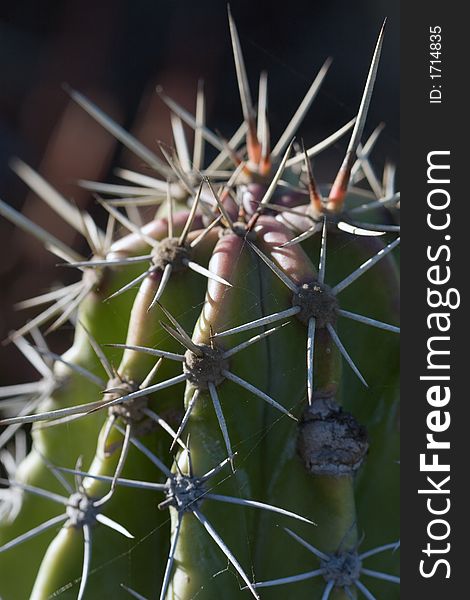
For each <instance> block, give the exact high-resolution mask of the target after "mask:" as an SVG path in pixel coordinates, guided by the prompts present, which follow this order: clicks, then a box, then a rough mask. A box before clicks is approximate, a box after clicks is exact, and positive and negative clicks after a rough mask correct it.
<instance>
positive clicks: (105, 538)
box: [0, 14, 399, 600]
mask: <svg viewBox="0 0 470 600" xmlns="http://www.w3.org/2000/svg"><path fill="white" fill-rule="evenodd" d="M229 26H230V35H231V40H232V45H233V52H234V57H235V67H236V75H237V81H238V86H239V91H240V97H241V105H242V111H243V117H244V121H243V124H242V126H241V127H240V128H239V129H238V130H237V131H236V132H235V134H234V135H233V136H232V137H231V138H230V139H228V140H226V139H223V138H222V137H221V136H220V135H219V134H215V133H213V131H212V130H211V129H209V127H208V126H207V125H206V123H205V117H204V112H205V111H204V93H203V89H202V87H200V88H199V89H198V93H197V104H196V110H195V116H193V115H192V114H190V113H189V112H187V111H186V110H185V109H183V108H182V107H181V106H180V105H179V104H178V103H177V102H176V101H174V100H173V99H171V98H169V97H167V96H166V95H165V93H164V92H163V91H162V90H158V93H159V94H160V96H161V98H162V100H163V101H164V102H165V103H166V105H167V106H168V107H169V109H170V111H171V123H172V127H173V134H174V142H175V148H176V151H173V150H172V149H168V148H166V147H165V146H161V152H162V155H163V157H164V159H165V160H163V158H161V157H160V156H159V155H157V154H156V153H154V152H153V151H151V150H149V149H147V148H145V147H144V146H143V145H142V144H141V143H140V142H139V141H138V140H136V139H134V138H133V137H132V136H131V135H130V134H128V133H127V132H126V131H124V130H123V129H122V128H121V127H120V126H119V125H118V124H117V123H115V122H114V121H112V120H111V119H110V118H109V117H108V116H107V115H105V114H104V113H103V112H102V111H101V110H100V108H99V107H98V106H96V105H94V104H93V103H92V102H91V101H90V100H88V99H87V98H85V97H84V96H83V95H82V94H80V93H79V92H77V91H74V90H71V89H69V90H68V93H69V94H70V95H71V98H72V99H73V100H74V101H75V102H77V103H78V104H79V105H80V106H81V107H82V108H83V109H84V110H85V111H86V112H87V113H89V115H90V116H91V117H92V118H94V119H95V120H97V121H98V122H99V123H100V124H101V125H102V126H103V127H104V128H105V129H106V130H108V131H109V132H110V133H111V134H112V135H114V136H115V137H116V138H117V139H118V140H119V141H120V142H121V143H123V144H124V145H125V146H127V147H128V148H129V149H130V150H132V151H133V152H134V153H135V154H136V155H137V156H138V157H139V158H140V159H141V160H143V161H144V162H145V163H146V164H147V166H148V167H149V169H151V170H152V171H153V173H152V176H150V175H148V174H143V173H137V172H133V171H124V170H121V171H120V176H121V177H122V179H123V180H125V182H126V183H125V184H123V185H114V184H113V185H111V184H106V183H99V182H90V181H82V182H81V185H82V186H84V187H85V188H86V189H89V190H92V191H93V192H94V193H95V194H96V195H97V199H98V201H99V203H100V204H101V206H102V207H103V210H104V211H106V213H107V215H108V224H107V228H106V230H105V231H102V230H101V229H100V228H99V227H98V226H97V225H96V224H95V223H94V221H93V219H92V218H91V217H90V215H88V214H87V213H86V212H84V211H80V210H78V209H77V208H76V207H74V205H73V204H71V203H70V202H69V201H68V200H67V199H65V198H63V197H62V196H60V194H58V193H57V192H56V191H55V190H53V189H52V188H51V187H50V186H49V185H48V184H47V182H45V181H44V180H43V179H42V178H41V177H40V175H38V174H37V173H35V172H34V171H33V170H32V169H31V168H30V167H28V166H27V165H26V164H24V163H22V162H21V161H19V160H16V161H15V162H14V163H13V167H14V170H15V171H16V173H17V174H18V175H19V176H20V177H21V178H22V179H23V180H24V181H25V182H26V184H27V185H28V186H29V187H30V188H31V189H33V190H34V191H35V192H36V193H37V194H38V195H39V196H40V197H41V198H42V200H44V201H45V202H47V203H48V204H49V205H50V206H52V207H53V208H54V209H55V210H56V211H57V212H58V213H59V214H60V215H61V216H62V217H63V218H64V220H65V221H67V222H68V223H69V224H71V225H72V226H73V227H75V229H76V230H77V232H78V233H79V234H81V235H83V236H84V238H85V239H86V240H87V242H88V244H89V246H90V252H91V255H92V256H91V258H86V257H83V256H81V255H79V254H78V253H77V252H76V251H74V250H72V249H70V248H68V247H67V246H66V245H64V244H63V243H62V242H61V241H60V240H58V239H56V238H54V237H53V236H52V235H50V234H49V233H48V232H46V231H45V230H43V229H41V228H39V227H38V226H36V225H35V224H33V223H32V222H30V221H29V220H27V219H26V218H25V217H24V216H22V215H21V214H20V213H17V212H16V211H14V210H13V209H12V208H10V207H9V206H8V205H7V204H5V203H4V202H1V203H0V212H1V214H2V215H3V216H4V217H6V218H7V219H9V220H11V221H12V222H13V223H14V224H15V225H17V226H18V227H20V228H22V229H24V230H26V231H28V232H30V233H31V234H33V235H34V236H36V237H37V238H39V239H40V240H41V241H42V242H43V243H44V245H45V247H46V248H47V249H48V250H49V251H51V252H53V253H54V254H55V255H56V256H58V257H59V258H60V260H61V261H64V264H65V266H66V267H68V268H73V269H77V270H79V272H80V273H81V279H80V280H79V281H78V282H77V283H74V284H72V285H69V286H68V287H64V288H61V289H57V290H53V291H51V292H48V293H46V294H43V295H42V296H38V297H36V298H33V299H31V300H28V301H26V302H24V303H23V306H24V307H34V306H43V305H46V306H48V307H47V308H46V309H45V310H43V311H42V312H39V313H38V314H37V316H36V317H34V318H33V319H32V320H31V321H29V322H28V323H27V324H26V325H25V326H24V327H22V328H21V329H19V330H18V331H16V332H13V333H12V334H11V335H10V341H11V342H12V343H14V344H16V346H17V347H18V349H19V350H20V351H21V352H22V353H23V354H24V356H25V357H26V358H27V359H28V360H29V361H30V362H31V363H32V365H33V366H34V367H35V368H36V369H37V371H38V372H39V373H40V375H41V379H40V380H39V381H36V382H34V383H23V384H21V383H20V384H18V385H17V386H10V387H5V388H0V396H1V397H2V398H3V399H2V401H1V402H2V404H1V405H0V408H1V409H2V413H3V419H2V420H1V422H0V423H1V425H2V426H3V431H2V433H1V437H0V447H2V448H3V449H2V455H1V458H2V463H3V468H4V472H5V474H6V476H7V479H2V480H1V484H2V487H1V488H0V502H1V504H0V519H1V520H0V569H1V577H0V596H1V597H2V598H3V599H4V600H24V599H25V598H32V599H34V600H44V599H46V598H51V597H56V596H57V597H58V596H60V597H63V598H79V599H81V598H90V599H91V598H102V597H103V595H104V594H110V595H111V596H112V597H113V598H123V599H124V598H130V597H134V598H146V599H150V598H160V599H161V600H170V599H171V600H176V599H178V600H189V599H191V598H196V597H198V598H201V599H202V598H204V599H207V600H212V599H219V598H224V599H232V598H243V597H249V596H250V595H251V596H254V597H255V598H265V599H273V600H276V599H278V598H279V599H281V598H282V599H284V598H299V599H303V598H305V599H307V598H308V599H314V598H315V599H322V600H327V599H328V598H330V599H331V600H341V599H346V598H356V597H365V598H368V599H371V598H381V599H387V598H397V597H398V586H397V585H396V584H397V583H398V581H399V580H398V576H397V569H398V552H397V549H398V546H399V543H398V542H397V533H398V496H397V490H398V465H397V462H398V461H397V459H398V431H397V403H398V341H397V335H396V334H397V333H398V327H397V326H396V324H395V323H396V322H397V318H398V298H399V294H398V271H397V267H396V258H397V256H396V251H395V252H394V249H395V248H396V247H397V245H398V243H399V238H398V237H397V233H398V232H399V227H398V225H397V224H396V222H395V221H396V220H395V216H394V215H393V214H392V212H391V210H390V209H395V208H396V207H397V206H398V203H399V194H398V193H397V192H396V191H395V189H394V171H393V169H392V168H391V167H389V166H388V167H387V168H386V170H385V173H384V181H383V183H382V182H380V181H379V180H378V178H377V177H376V175H375V172H374V169H373V167H372V164H371V162H370V158H369V157H370V153H371V150H372V148H373V146H374V143H375V141H376V139H377V137H378V135H379V133H380V128H377V130H375V131H374V132H373V134H372V135H371V137H370V138H369V139H368V140H367V141H365V142H364V144H363V145H362V144H361V140H362V137H363V131H364V126H365V122H366V116H367V111H368V107H369V102H370V98H371V94H372V90H373V86H374V82H375V78H376V73H377V69H378V66H379V61H380V52H381V47H382V40H383V36H384V29H383V28H382V30H381V31H380V34H379V38H378V42H377V45H376V47H375V50H374V53H373V58H372V62H371V66H370V70H369V73H368V76H367V80H366V83H365V88H364V93H363V96H362V99H361V101H360V105H359V109H358V113H357V117H356V119H355V120H354V121H352V122H350V123H348V124H347V125H346V126H345V127H343V128H341V130H339V131H338V132H335V133H334V134H332V135H331V136H330V137H329V138H327V139H326V140H324V142H322V143H320V144H317V145H316V146H313V147H312V148H309V149H306V148H305V147H303V143H302V144H299V143H298V142H297V141H296V139H295V138H294V136H295V135H297V132H298V130H299V129H300V127H301V123H302V119H303V117H304V115H305V114H306V112H307V111H308V109H309V107H310V104H311V103H312V101H313V100H314V98H315V96H316V94H317V92H318V90H319V88H320V85H321V83H322V82H323V80H324V78H325V76H326V75H327V71H328V69H329V66H330V61H327V62H326V63H325V65H324V66H323V67H322V69H321V70H320V72H319V74H318V75H317V77H316V78H315V80H314V82H313V83H312V85H311V87H310V89H309V90H308V92H307V94H306V96H305V98H304V99H303V101H302V103H301V105H300V107H299V110H298V111H297V112H296V113H295V114H294V116H293V117H292V119H291V121H290V122H289V124H288V126H287V128H286V130H285V132H284V134H283V135H282V136H281V138H280V139H279V141H278V142H277V143H276V144H275V145H274V147H273V148H272V149H271V148H270V139H269V125H268V120H267V78H266V76H265V75H264V74H262V75H261V78H260V86H259V95H258V106H257V109H255V107H254V106H253V102H252V98H251V93H250V89H249V86H248V78H247V74H246V68H245V64H244V59H243V53H242V48H241V45H240V40H239V37H238V33H237V29H236V26H235V22H234V20H233V18H232V16H231V15H230V14H229ZM183 124H185V125H186V126H189V127H190V128H192V129H194V132H195V135H194V149H193V152H192V155H191V153H190V150H189V147H188V143H187V141H186V137H185V130H184V127H183ZM345 135H350V139H349V143H348V146H347V150H346V154H345V158H344V161H343V163H342V164H341V166H340V168H339V170H338V174H337V177H336V179H335V181H334V182H333V184H332V185H331V186H327V185H319V184H318V183H317V180H316V175H315V176H314V170H315V169H314V166H313V165H312V163H311V160H312V158H313V157H314V156H315V155H317V154H318V153H319V152H320V151H324V150H326V149H327V148H328V146H329V145H331V144H333V143H335V142H336V141H337V140H338V139H340V138H341V137H342V136H345ZM206 143H208V144H210V145H211V146H213V147H214V148H215V149H216V150H217V151H218V154H217V156H216V158H215V159H214V160H213V161H212V162H211V163H210V164H209V165H204V147H205V144H206ZM362 179H365V180H366V182H367V183H368V184H369V187H370V188H371V190H372V192H371V191H368V189H367V186H358V185H357V184H358V182H360V181H361V180H362ZM103 198H105V199H103ZM142 206H156V208H157V211H156V215H155V217H154V218H153V219H152V220H150V221H149V222H147V223H145V224H143V225H142V224H141V223H140V222H139V221H138V220H136V219H135V216H136V214H137V215H139V209H140V207H142ZM122 208H124V209H125V210H124V211H122V210H121V209H122ZM362 214H365V215H366V217H365V221H364V222H362V221H361V219H362V217H361V215H362ZM117 225H119V226H120V227H121V228H122V229H124V231H125V233H124V234H123V233H122V229H121V230H119V231H118V227H117ZM384 236H385V237H384ZM384 239H385V240H386V241H385V242H384V241H383V240H384ZM67 321H71V322H72V324H73V325H74V328H75V333H74V341H73V345H72V347H71V348H70V349H69V350H68V351H67V352H66V353H65V354H64V355H62V356H60V355H57V354H55V353H54V352H52V351H51V350H50V348H49V347H48V344H47V341H46V339H47V338H46V337H45V336H44V335H43V333H42V332H41V329H42V328H43V327H44V326H47V332H49V331H51V330H53V329H57V328H58V327H60V326H62V325H63V324H64V323H66V322H67ZM368 384H369V386H368ZM30 423H32V430H31V439H32V446H31V449H30V450H28V451H27V450H26V438H25V434H24V432H23V429H22V427H23V425H25V424H30Z"/></svg>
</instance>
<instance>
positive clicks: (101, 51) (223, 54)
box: [0, 0, 399, 385]
mask: <svg viewBox="0 0 470 600" xmlns="http://www.w3.org/2000/svg"><path fill="white" fill-rule="evenodd" d="M231 8H232V13H233V16H234V18H235V20H236V23H237V26H238V30H239V34H240V39H241V43H242V46H243V50H244V55H245V61H246V64H247V69H248V72H249V78H250V83H251V87H252V94H253V96H254V97H256V90H257V85H258V76H259V72H260V71H261V70H262V69H266V70H267V71H268V75H269V120H270V126H271V139H272V140H273V141H276V139H277V138H278V137H279V135H280V134H281V133H282V131H283V128H284V127H285V126H286V124H287V122H288V121H289V119H290V117H291V115H292V114H293V112H294V111H295V109H296V108H297V106H298V104H299V102H300V100H301V99H302V98H303V96H304V94H305V92H306V91H307V89H308V87H309V85H310V83H311V81H312V80H313V78H314V77H315V75H316V73H317V72H318V70H319V68H320V67H321V65H322V64H323V62H324V60H325V59H326V58H327V57H328V56H332V57H333V58H334V62H333V65H332V67H331V69H330V71H329V73H328V76H327V78H326V81H325V83H324V85H323V87H322V89H321V91H320V94H319V96H318V97H317V99H316V100H315V101H314V104H313V105H312V107H311V109H310V112H309V114H308V116H307V118H306V119H305V121H304V124H303V126H302V128H301V130H300V132H299V135H301V136H302V137H303V138H304V139H305V142H306V144H308V145H313V144H314V143H316V142H318V141H320V140H321V139H322V138H324V137H326V136H327V135H329V134H330V133H332V132H333V131H335V130H336V129H338V128H339V127H341V126H342V125H344V123H346V122H347V121H348V120H349V119H351V118H352V117H353V116H354V115H355V114H356V112H357V109H358V106H359V102H360V96H361V92H362V87H363V85H364V82H365V78H366V74H367V70H368V66H369V61H370V58H371V56H372V51H373V47H374V44H375V41H376V37H377V34H378V31H379V29H380V26H381V23H382V20H383V18H384V17H385V16H388V23H387V29H386V37H385V43H384V50H383V55H382V59H381V64H380V67H379V74H378V78H377V83H376V87H375V92H374V97H373V100H372V104H371V110H370V113H369V118H368V122H367V125H366V132H365V134H366V136H367V135H368V134H369V133H370V132H371V131H372V130H373V129H374V128H375V127H376V126H377V125H378V124H379V123H380V122H381V121H384V122H385V123H386V128H385V130H384V132H383V133H382V136H381V139H380V141H379V143H378V145H377V149H376V150H375V151H374V160H373V163H374V165H376V166H377V171H378V173H380V171H381V169H382V168H383V164H384V161H385V159H391V160H392V161H394V162H397V161H398V152H399V144H398V143H399V140H398V132H399V12H398V11H399V3H398V0H392V1H390V0H388V1H386V0H371V1H364V0H356V1H349V2H343V1H341V2H340V1H335V0H330V1H326V0H324V1H316V0H296V1H295V2H290V3H286V4H284V5H283V6H282V7H280V5H279V4H278V5H277V6H276V5H275V3H274V2H266V1H264V0H256V1H251V2H250V1H246V0H245V1H240V2H237V1H235V2H231ZM226 10H227V9H226V3H225V1H224V0H192V1H189V0H186V1H179V0H166V1H164V0H100V1H96V0H94V1H91V0H80V1H79V2H78V1H72V0H71V1H68V0H48V1H46V0H16V1H8V0H3V2H1V4H0V77H1V85H0V198H2V200H4V201H5V202H7V203H9V204H11V205H12V206H14V207H15V208H17V209H18V210H22V212H23V213H24V214H25V215H26V216H27V217H29V218H30V219H32V220H33V221H35V222H36V223H38V224H40V225H42V226H43V227H45V228H47V229H48V230H49V231H50V232H51V233H53V234H54V235H55V236H56V237H58V238H60V239H61V240H63V241H64V242H65V243H67V244H68V245H71V246H74V247H76V248H77V249H78V250H82V251H85V250H84V247H83V246H81V241H80V240H79V239H76V234H75V232H74V230H73V229H72V228H70V227H69V226H68V225H66V224H64V222H63V221H62V220H61V219H60V218H59V217H57V216H56V215H55V214H54V213H53V212H52V211H50V210H49V209H48V208H47V207H46V206H45V205H44V203H42V202H40V201H39V200H38V199H37V198H36V197H35V196H34V195H33V194H32V193H29V192H28V190H27V188H26V186H25V185H24V184H23V183H22V182H21V181H20V180H19V179H18V178H17V177H16V176H15V174H14V173H13V172H12V171H11V169H10V168H9V165H8V163H9V160H10V159H11V158H12V157H14V156H18V157H20V158H22V159H23V160H24V161H25V162H27V163H28V164H30V165H31V166H32V167H34V168H35V169H37V170H38V171H39V172H40V173H41V174H42V176H43V177H45V178H46V179H47V180H48V181H49V182H50V183H51V184H52V185H53V186H55V187H56V188H57V189H58V190H59V191H60V192H62V193H63V194H64V195H66V196H67V197H68V198H71V199H73V201H74V202H76V203H77V205H79V206H81V207H83V208H87V209H88V210H89V211H90V212H91V213H92V214H93V215H94V217H95V218H96V219H98V221H100V222H101V223H102V222H103V220H104V215H103V214H102V212H103V211H102V210H96V206H95V202H94V200H93V198H92V197H91V195H90V194H89V193H88V192H85V191H84V190H80V188H79V187H78V186H77V185H76V183H75V182H76V180H77V179H92V180H103V181H104V180H106V181H113V178H114V176H113V169H114V168H115V167H117V166H126V167H130V168H133V169H136V170H138V171H141V172H143V173H146V174H151V172H150V170H149V168H148V167H146V166H145V165H143V164H142V162H141V161H140V160H139V159H136V158H135V157H133V156H132V155H131V154H130V153H129V152H127V151H123V150H122V148H121V147H120V146H119V145H118V144H117V143H116V142H115V140H114V139H113V138H112V137H111V136H110V135H109V134H108V133H106V132H105V131H104V130H103V129H102V128H101V127H100V126H99V125H98V124H96V123H95V122H94V121H93V120H92V119H91V118H90V117H89V116H88V115H87V114H86V113H85V112H84V111H82V109H80V108H79V107H78V106H76V105H75V104H73V103H72V102H71V101H70V99H69V98H68V96H67V94H66V92H65V91H64V89H63V84H64V83H68V84H70V85H71V86H72V87H74V88H75V89H78V90H79V91H81V92H83V93H84V94H85V95H87V96H88V97H89V98H91V99H92V100H93V101H94V102H96V103H97V104H98V105H99V106H100V107H101V108H102V109H103V110H105V111H106V112H108V113H109V114H110V115H111V116H112V117H113V118H114V119H116V120H117V121H118V122H119V123H121V124H123V125H124V126H125V127H126V128H128V129H129V130H130V131H132V132H133V134H134V135H135V136H136V137H137V138H138V139H139V140H141V141H142V142H143V143H145V144H146V145H147V146H148V147H149V148H151V149H152V150H153V151H155V152H158V146H157V141H163V142H165V143H167V144H171V130H170V122H169V112H168V109H167V108H166V107H165V106H164V104H163V103H162V102H161V100H160V99H159V98H158V96H157V95H156V94H155V86H156V85H158V84H159V85H162V86H163V88H164V90H165V92H166V93H167V94H169V95H170V96H172V97H173V98H175V99H176V100H177V101H178V102H179V103H180V104H182V105H183V106H184V107H186V108H187V109H188V110H190V111H191V112H193V111H194V106H195V96H196V88H197V82H198V79H199V78H202V79H203V80H204V83H205V92H206V99H207V121H208V124H209V126H210V127H211V128H212V129H213V130H216V129H217V130H219V131H220V132H221V133H222V134H224V135H225V136H227V137H230V136H231V134H232V133H233V132H234V131H235V129H236V128H237V127H238V125H239V124H240V122H241V120H242V115H241V109H240V103H239V97H238V88H237V84H236V78H235V69H234V65H233V58H232V53H231V44H230V37H229V31H228V22H227V14H226ZM187 134H188V138H189V139H191V137H192V135H191V132H190V131H189V130H188V131H187ZM346 145H347V139H344V140H342V141H341V142H339V143H338V144H337V145H336V146H335V147H333V148H331V149H330V150H328V151H327V152H326V153H325V154H324V155H323V156H322V157H320V158H319V159H318V160H316V163H315V169H316V173H317V178H318V179H319V181H320V182H326V181H329V180H330V179H331V178H332V177H333V175H334V173H335V170H336V169H337V168H338V166H339V164H340V162H341V160H342V157H343V154H344V150H345V148H346ZM207 158H209V159H210V152H209V149H208V157H207ZM57 262H58V261H57V258H55V257H53V256H52V255H50V254H48V253H47V252H46V251H45V250H44V249H43V248H42V247H41V246H40V245H39V244H38V243H37V242H35V241H34V240H33V239H32V238H31V237H30V236H28V235H26V234H23V233H22V232H20V231H18V230H16V229H15V228H14V227H13V226H11V225H10V223H8V222H6V221H5V220H4V219H1V218H0V339H1V340H3V339H5V337H6V336H7V334H8V332H9V331H10V330H12V329H14V328H17V327H19V326H20V325H22V324H23V323H24V322H25V320H26V319H27V318H28V317H29V318H31V316H33V315H34V314H35V313H32V312H27V311H15V310H14V309H13V305H14V304H15V303H16V302H18V301H20V300H23V299H26V298H28V297H31V296H34V295H37V294H39V293H42V292H45V291H47V290H48V289H49V287H50V286H51V284H52V283H57V282H58V281H60V282H69V281H73V280H77V279H78V277H77V274H74V273H70V272H67V273H65V272H63V271H65V270H58V269H57V268H55V265H56V263H57ZM70 333H71V328H67V327H64V328H63V330H61V331H60V332H56V333H54V334H51V336H50V338H51V339H50V344H51V347H52V348H53V349H54V350H56V351H58V352H60V351H62V350H64V349H65V348H66V347H67V345H68V343H69V342H70ZM31 378H33V379H34V378H36V374H35V372H34V371H33V370H32V367H31V366H29V365H28V364H27V363H26V361H25V360H24V359H23V358H22V357H21V356H20V354H19V352H17V350H16V349H15V348H14V347H12V346H11V345H10V346H8V347H4V346H2V347H1V348H0V385H2V384H3V385H7V384H10V383H18V382H22V381H29V380H30V379H31Z"/></svg>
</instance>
